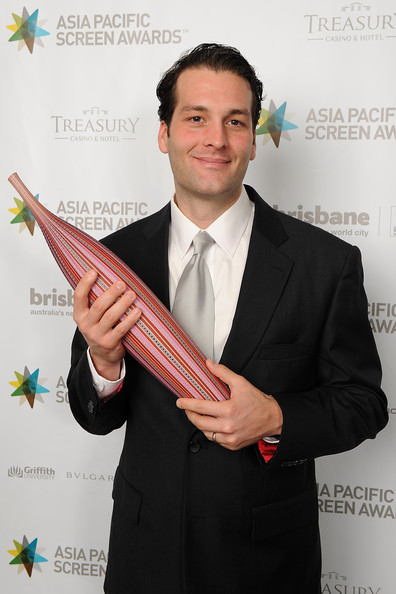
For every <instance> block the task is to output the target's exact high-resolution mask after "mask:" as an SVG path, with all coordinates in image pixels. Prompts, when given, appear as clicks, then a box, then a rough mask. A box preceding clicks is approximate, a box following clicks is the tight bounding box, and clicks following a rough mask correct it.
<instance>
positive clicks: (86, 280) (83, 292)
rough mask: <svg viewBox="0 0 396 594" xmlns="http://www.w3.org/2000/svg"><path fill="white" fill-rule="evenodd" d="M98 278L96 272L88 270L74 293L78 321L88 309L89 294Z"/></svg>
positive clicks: (75, 313) (75, 314)
mask: <svg viewBox="0 0 396 594" xmlns="http://www.w3.org/2000/svg"><path fill="white" fill-rule="evenodd" d="M97 278H98V273H97V272H96V270H93V269H91V270H88V271H87V272H86V273H85V274H84V276H83V277H82V278H81V280H80V282H79V283H78V285H77V286H76V289H75V291H74V319H75V321H77V319H79V318H80V317H81V315H82V314H83V312H85V310H86V309H87V308H88V294H89V291H90V290H91V287H92V285H93V284H94V282H95V281H96V279H97Z"/></svg>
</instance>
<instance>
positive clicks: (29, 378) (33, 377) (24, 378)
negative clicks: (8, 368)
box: [9, 366, 49, 408]
mask: <svg viewBox="0 0 396 594" xmlns="http://www.w3.org/2000/svg"><path fill="white" fill-rule="evenodd" d="M14 373H15V376H16V378H17V381H13V382H9V383H10V384H11V386H13V387H14V388H16V389H15V390H14V392H13V393H12V394H11V396H19V405H20V406H22V404H24V403H25V402H28V403H29V406H30V408H33V406H34V403H35V400H36V399H37V400H39V401H40V402H43V403H44V400H43V398H42V396H41V394H44V393H45V392H49V390H47V388H44V386H41V385H40V384H39V382H38V379H39V370H38V369H36V371H34V372H33V373H30V371H29V369H28V368H27V367H26V366H25V369H24V372H23V373H18V371H14ZM40 381H45V380H40Z"/></svg>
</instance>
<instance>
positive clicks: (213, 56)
mask: <svg viewBox="0 0 396 594" xmlns="http://www.w3.org/2000/svg"><path fill="white" fill-rule="evenodd" d="M187 68H208V69H210V70H214V71H216V72H232V73H233V74H236V75H238V76H241V77H242V78H244V79H245V80H247V81H248V83H249V85H250V88H251V90H252V93H253V100H252V123H253V129H255V128H256V125H257V122H258V120H259V117H260V111H261V101H262V95H263V84H262V82H261V81H260V80H259V79H258V78H257V76H256V72H255V70H254V68H253V66H251V65H250V64H249V62H248V61H247V60H246V59H245V58H244V57H243V56H242V54H241V53H240V51H239V50H237V49H236V48H235V47H231V46H227V45H221V44H218V43H202V44H201V45H198V46H197V47H195V48H193V49H192V50H188V51H187V52H184V53H183V54H182V55H181V56H180V58H179V59H178V60H177V61H176V62H175V63H174V64H173V66H171V67H170V68H169V70H167V71H166V72H165V74H164V75H163V76H162V78H161V80H160V82H159V83H158V86H157V97H158V99H159V102H160V106H159V108H158V115H159V119H160V120H161V121H164V122H165V124H166V125H167V126H168V128H169V125H170V122H171V119H172V116H173V112H174V110H175V106H176V96H175V89H176V83H177V80H178V78H179V76H180V74H181V73H182V72H183V70H186V69H187Z"/></svg>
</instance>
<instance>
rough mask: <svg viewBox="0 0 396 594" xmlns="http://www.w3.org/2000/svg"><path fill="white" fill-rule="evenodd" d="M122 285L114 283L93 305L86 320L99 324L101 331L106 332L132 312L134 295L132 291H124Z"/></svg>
mask: <svg viewBox="0 0 396 594" xmlns="http://www.w3.org/2000/svg"><path fill="white" fill-rule="evenodd" d="M123 290H125V285H124V283H116V284H115V285H112V286H111V287H110V288H109V289H108V290H107V291H105V293H103V294H102V295H101V296H100V297H99V298H98V299H97V300H96V301H95V302H94V303H93V304H92V307H91V310H90V312H89V315H88V316H87V318H88V320H89V321H90V322H93V323H99V324H100V326H101V327H102V331H105V332H106V331H107V330H109V329H111V328H113V326H114V325H115V324H117V323H118V322H119V320H120V319H124V317H125V316H127V315H128V314H129V313H130V312H132V310H133V307H131V306H132V304H133V302H134V301H135V299H136V294H135V293H134V292H133V291H126V292H125V293H122V291H123Z"/></svg>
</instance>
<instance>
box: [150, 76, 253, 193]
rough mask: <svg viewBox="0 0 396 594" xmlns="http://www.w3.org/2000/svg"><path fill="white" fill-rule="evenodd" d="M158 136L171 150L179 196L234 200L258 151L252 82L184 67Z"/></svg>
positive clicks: (163, 148)
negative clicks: (169, 115)
mask: <svg viewBox="0 0 396 594" xmlns="http://www.w3.org/2000/svg"><path fill="white" fill-rule="evenodd" d="M158 142H159V148H160V150H161V151H162V152H163V153H168V155H169V160H170V164H171V168H172V171H173V176H174V180H175V189H176V198H177V199H178V201H179V200H191V199H194V198H199V199H209V200H210V199H217V200H222V201H223V202H224V203H225V204H226V203H232V202H233V201H235V200H236V199H237V198H238V196H239V194H240V192H241V186H242V181H243V178H244V176H245V173H246V169H247V167H248V164H249V161H250V160H252V159H254V157H255V154H256V142H255V132H254V130H253V126H252V91H251V89H250V85H249V83H248V82H247V81H246V80H245V79H244V78H242V77H240V76H237V75H235V74H233V73H231V72H215V71H213V70H208V69H206V68H197V69H193V68H190V69H188V70H184V71H183V72H182V73H181V74H180V76H179V79H178V81H177V85H176V106H175V110H174V112H173V116H172V120H171V123H170V125H169V129H168V126H167V125H166V124H165V123H164V122H161V124H160V130H159V135H158Z"/></svg>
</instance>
